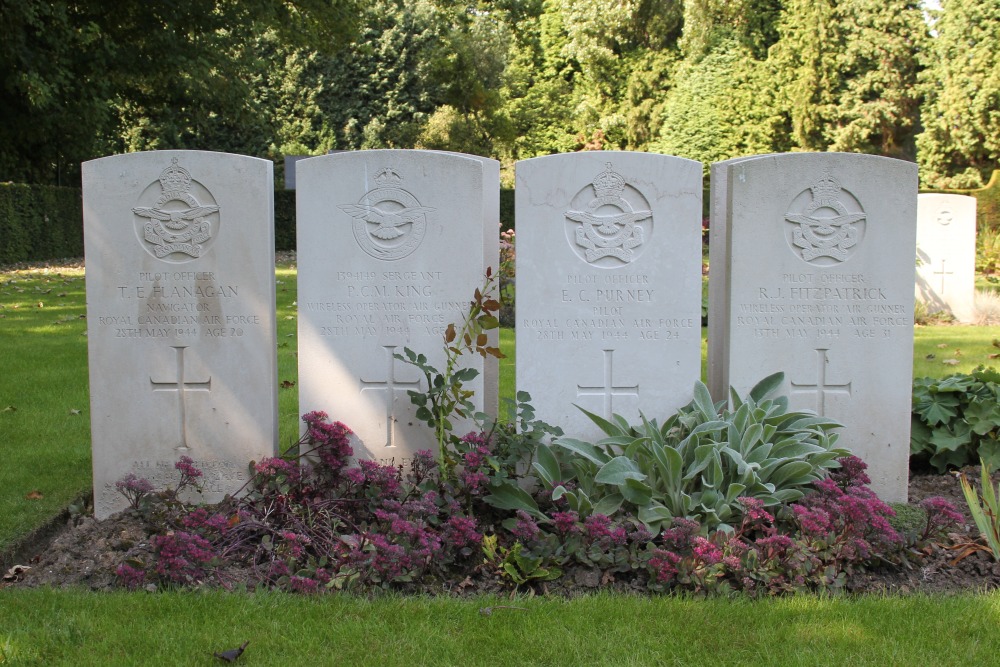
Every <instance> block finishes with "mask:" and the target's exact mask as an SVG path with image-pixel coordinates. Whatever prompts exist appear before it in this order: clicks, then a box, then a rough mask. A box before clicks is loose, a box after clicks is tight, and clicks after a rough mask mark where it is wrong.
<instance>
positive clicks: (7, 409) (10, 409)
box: [0, 405, 17, 412]
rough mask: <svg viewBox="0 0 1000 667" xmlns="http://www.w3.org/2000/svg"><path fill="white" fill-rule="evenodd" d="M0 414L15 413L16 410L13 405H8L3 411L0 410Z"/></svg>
mask: <svg viewBox="0 0 1000 667" xmlns="http://www.w3.org/2000/svg"><path fill="white" fill-rule="evenodd" d="M0 412H17V408H15V407H14V406H13V405H8V406H7V407H5V408H4V409H3V410H0Z"/></svg>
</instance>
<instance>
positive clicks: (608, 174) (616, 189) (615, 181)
mask: <svg viewBox="0 0 1000 667" xmlns="http://www.w3.org/2000/svg"><path fill="white" fill-rule="evenodd" d="M593 185H594V192H595V193H597V196H598V197H621V194H622V192H623V191H624V190H625V179H624V178H622V176H621V174H616V173H615V172H614V170H613V169H612V167H611V163H610V162H608V163H606V164H605V171H602V172H601V173H600V174H598V175H597V177H596V178H595V179H594V180H593Z"/></svg>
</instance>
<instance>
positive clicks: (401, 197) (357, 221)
mask: <svg viewBox="0 0 1000 667" xmlns="http://www.w3.org/2000/svg"><path fill="white" fill-rule="evenodd" d="M402 184H403V177H402V176H400V174H399V172H398V171H396V170H395V169H393V168H391V167H386V168H384V169H382V170H381V171H379V172H378V173H377V174H376V175H375V185H376V187H375V188H374V189H373V190H369V191H368V192H366V193H365V194H364V196H363V197H362V198H361V200H360V201H358V203H357V204H345V205H343V206H341V207H340V209H341V210H342V211H344V212H345V213H347V214H348V215H349V216H351V217H352V218H353V219H354V238H355V240H356V241H357V242H358V245H360V246H361V249H362V250H364V251H365V252H366V253H368V254H369V255H371V256H372V257H375V258H377V259H385V260H394V259H402V258H403V257H406V256H407V255H409V254H410V253H412V252H413V251H414V250H416V249H417V247H419V246H420V242H421V241H423V239H424V235H425V234H426V233H427V214H428V213H432V212H433V211H434V210H435V209H434V208H432V207H430V206H421V205H420V202H419V201H417V198H416V197H414V196H413V195H412V194H410V193H409V192H407V191H406V190H404V189H403V188H402Z"/></svg>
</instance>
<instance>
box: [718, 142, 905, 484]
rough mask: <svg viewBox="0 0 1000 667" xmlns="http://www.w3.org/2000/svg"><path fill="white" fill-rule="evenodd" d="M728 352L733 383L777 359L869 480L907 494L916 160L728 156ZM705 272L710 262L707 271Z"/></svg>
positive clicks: (791, 390)
mask: <svg viewBox="0 0 1000 667" xmlns="http://www.w3.org/2000/svg"><path fill="white" fill-rule="evenodd" d="M727 189H728V192H729V198H728V200H729V201H728V220H727V224H726V227H727V230H728V231H727V236H728V238H727V243H726V248H727V253H728V262H729V277H728V284H727V285H728V286H727V288H726V291H727V294H728V298H727V302H728V304H729V332H728V348H729V349H728V360H727V364H726V367H725V369H724V377H723V379H722V381H723V382H724V383H725V384H728V385H732V386H733V387H735V389H736V390H737V391H738V392H739V393H740V394H741V395H742V394H745V393H746V392H748V391H749V390H750V388H751V387H752V386H753V385H754V384H755V383H756V382H758V381H759V380H761V379H762V378H764V377H766V376H768V375H770V374H771V373H774V372H776V371H784V372H785V386H784V391H785V392H786V394H787V395H789V397H790V402H791V405H792V407H794V408H808V409H812V410H815V411H817V412H818V413H820V414H823V415H826V416H829V417H832V418H834V419H837V420H839V421H841V422H842V423H844V424H845V426H846V428H845V429H844V430H843V432H842V435H841V440H840V444H842V445H843V446H845V447H848V448H850V449H851V450H852V451H853V452H854V453H855V454H857V455H858V456H860V457H861V458H863V459H864V460H865V461H866V462H867V463H868V465H869V470H868V472H869V475H870V476H871V478H872V486H873V488H874V489H875V490H876V492H877V493H878V494H879V495H880V496H881V497H882V498H883V499H886V500H889V501H896V500H905V499H906V492H907V475H908V460H909V436H910V394H911V383H912V369H913V276H914V269H915V259H914V258H915V253H916V241H915V239H916V204H917V196H916V195H917V169H916V165H914V164H912V163H908V162H903V161H900V160H893V159H889V158H881V157H873V156H867V155H859V154H845V153H795V154H785V155H777V156H767V157H759V158H754V159H749V160H743V161H740V162H737V163H735V164H731V165H729V166H728V175H727ZM710 275H711V274H710Z"/></svg>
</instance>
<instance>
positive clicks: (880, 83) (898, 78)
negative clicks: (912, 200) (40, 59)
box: [768, 0, 927, 159]
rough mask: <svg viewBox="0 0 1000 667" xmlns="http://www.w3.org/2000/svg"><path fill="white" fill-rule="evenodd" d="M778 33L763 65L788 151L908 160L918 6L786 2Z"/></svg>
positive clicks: (919, 33)
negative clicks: (787, 126)
mask: <svg viewBox="0 0 1000 667" xmlns="http://www.w3.org/2000/svg"><path fill="white" fill-rule="evenodd" d="M778 32H779V34H780V39H779V40H778V42H777V43H776V44H775V46H774V47H773V48H772V49H771V51H770V54H769V58H768V60H769V64H770V66H771V67H772V68H773V71H774V75H775V83H776V84H777V85H778V86H779V90H780V99H781V105H782V107H783V109H784V113H786V114H787V116H788V118H789V119H790V123H791V127H792V142H793V144H794V145H796V146H798V147H799V148H803V149H806V150H837V151H850V152H864V153H874V154H880V155H889V156H894V157H904V158H910V159H912V158H913V157H914V145H913V136H914V134H915V132H916V129H917V115H918V109H919V102H920V98H919V92H918V90H917V85H916V84H917V77H918V74H919V71H920V60H919V59H920V57H921V52H922V50H923V49H924V47H925V45H926V40H927V26H926V24H925V22H924V20H923V14H922V11H921V8H920V2H919V1H918V0H888V1H886V0H786V3H785V8H784V11H783V12H782V18H781V21H780V23H779V25H778Z"/></svg>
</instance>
